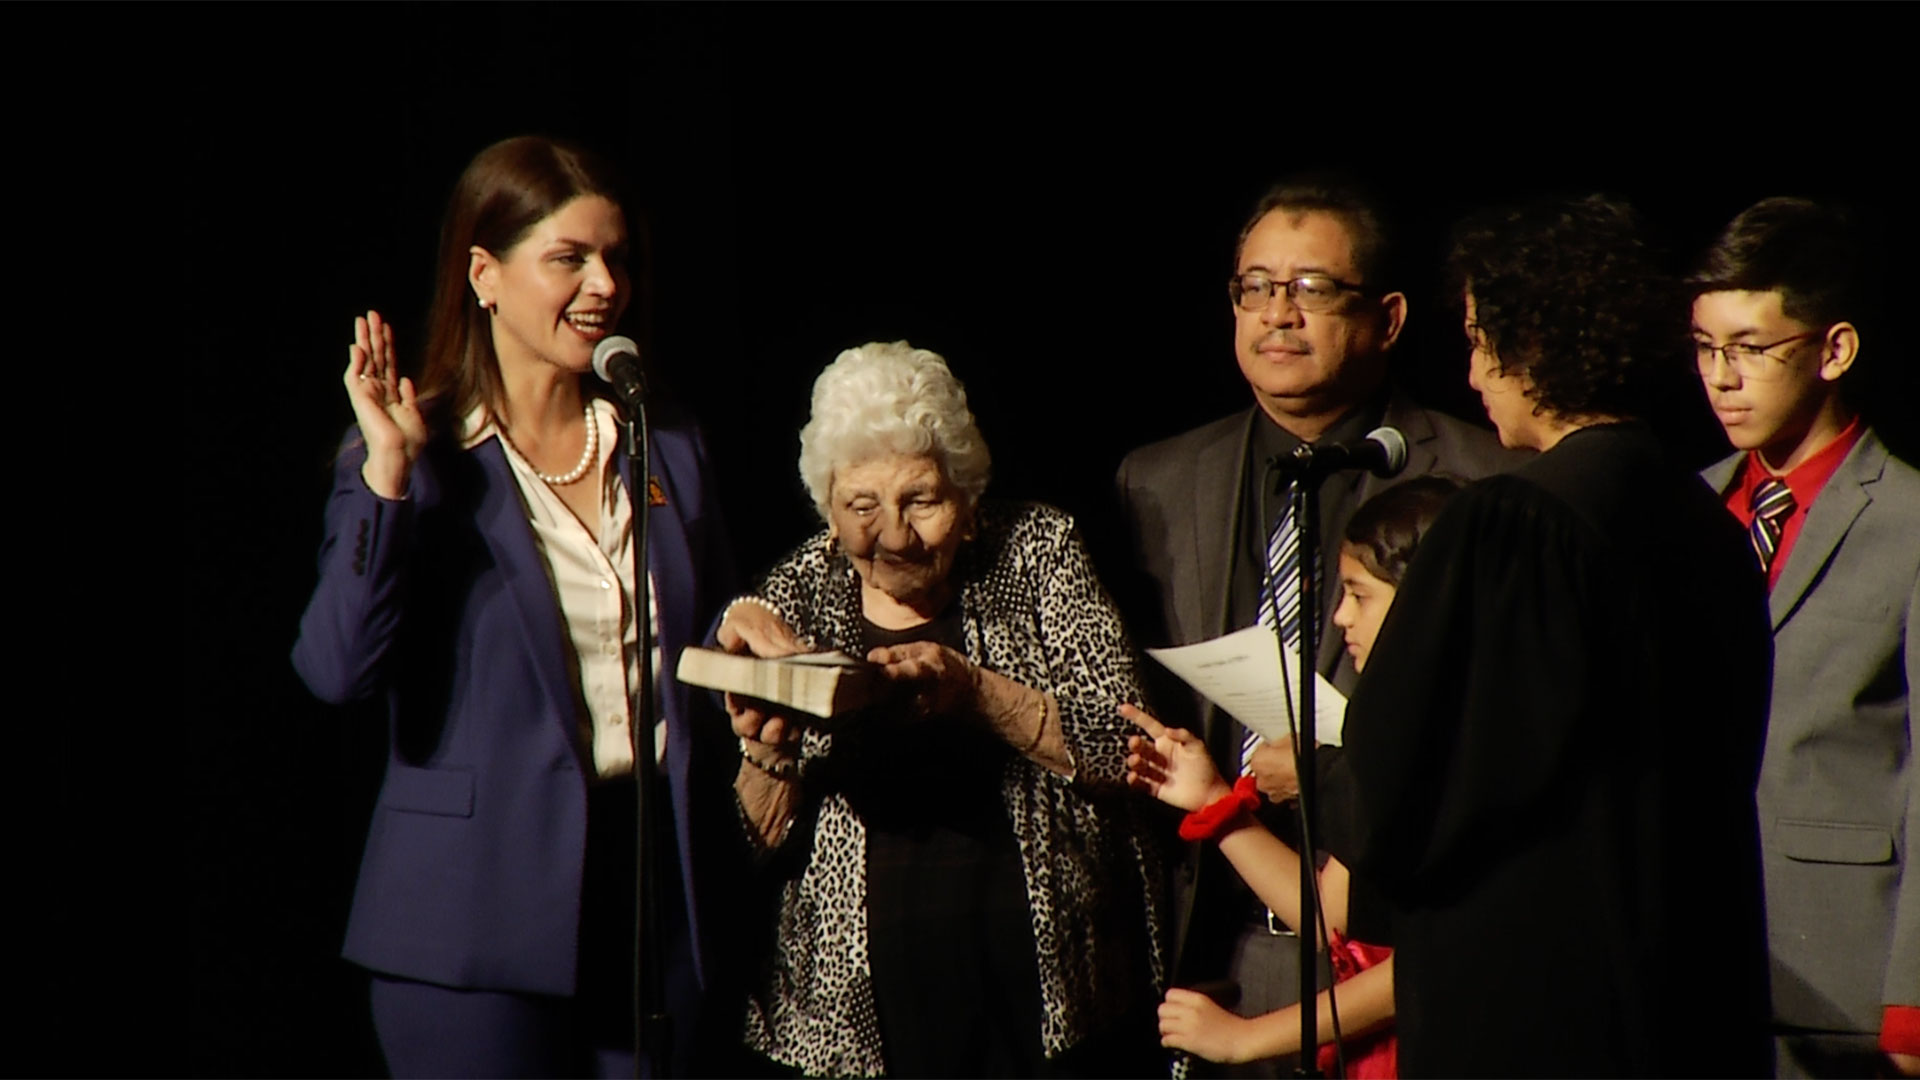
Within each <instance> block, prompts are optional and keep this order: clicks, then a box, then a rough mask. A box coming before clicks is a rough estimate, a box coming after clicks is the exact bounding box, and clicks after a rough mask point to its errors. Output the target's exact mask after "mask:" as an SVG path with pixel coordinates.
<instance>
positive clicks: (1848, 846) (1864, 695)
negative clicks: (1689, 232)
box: [1690, 199, 1920, 1076]
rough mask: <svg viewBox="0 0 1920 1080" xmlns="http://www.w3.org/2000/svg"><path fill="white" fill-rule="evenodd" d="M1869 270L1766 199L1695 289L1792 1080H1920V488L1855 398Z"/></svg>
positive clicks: (1848, 243)
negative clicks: (1753, 675) (1747, 602)
mask: <svg viewBox="0 0 1920 1080" xmlns="http://www.w3.org/2000/svg"><path fill="white" fill-rule="evenodd" d="M1864 264H1865V259H1864V258H1863V257H1862V252H1861V247H1860V243H1859V237H1858V234H1857V233H1856V232H1855V231H1854V227H1853V225H1852V223H1851V222H1850V221H1849V219H1848V217H1847V215H1845V214H1844V213H1843V212H1841V211H1839V210H1837V209H1835V208H1832V207H1828V206H1824V205H1821V204H1818V203H1814V202H1810V201H1807V200H1804V199H1767V200H1765V201H1763V202H1760V203H1757V204H1755V205H1754V206H1752V207H1750V208H1748V209H1747V210H1745V211H1744V212H1742V213H1741V214H1740V216H1738V217H1736V218H1734V220H1733V222H1732V224H1730V225H1728V226H1727V228H1726V231H1725V232H1724V233H1722V234H1721V236H1720V238H1719V240H1718V241H1716V242H1715V243H1714V245H1713V247H1712V248H1711V249H1710V250H1709V251H1708V252H1707V253H1706V255H1705V256H1704V257H1703V258H1702V260H1701V263H1700V266H1699V269H1698V270H1697V272H1696V273H1695V274H1694V276H1693V277H1692V278H1691V279H1690V284H1691V285H1692V289H1693V294H1694V301H1693V336H1694V342H1695V355H1696V357H1697V358H1698V360H1699V366H1700V378H1701V380H1702V381H1703V382H1705V384H1706V389H1707V397H1708V400H1709V401H1710V402H1711V404H1712V405H1713V410H1714V413H1715V415H1717V416H1718V417H1719V419H1720V423H1721V426H1723V427H1724V428H1725V429H1726V432H1727V437H1728V438H1729V439H1730V440H1732V442H1733V445H1734V447H1735V448H1736V450H1737V452H1736V453H1735V454H1734V455H1733V456H1732V457H1729V458H1727V459H1726V460H1725V461H1722V462H1720V463H1719V464H1717V465H1715V466H1713V467H1712V468H1710V469H1708V470H1707V471H1706V473H1705V477H1706V480H1707V482H1708V483H1709V484H1710V485H1712V487H1713V489H1714V490H1715V491H1716V492H1719V493H1721V495H1722V496H1723V497H1724V499H1725V500H1726V505H1727V509H1728V510H1729V511H1730V512H1732V514H1733V515H1734V517H1736V518H1737V519H1739V520H1740V522H1741V523H1742V524H1743V525H1746V526H1747V527H1748V533H1749V536H1750V537H1751V538H1752V540H1753V544H1754V552H1755V555H1756V556H1757V557H1758V558H1759V559H1760V561H1761V564H1762V566H1763V568H1764V569H1765V570H1766V573H1767V582H1768V587H1769V589H1770V606H1771V608H1772V615H1773V639H1774V663H1773V707H1772V709H1773V711H1772V719H1771V722H1770V724H1769V726H1768V731H1767V743H1766V752H1765V757H1764V760H1763V763H1762V765H1761V773H1760V786H1759V789H1758V793H1757V795H1758V802H1759V809H1760V830H1761V845H1762V849H1763V860H1764V868H1765V874H1766V893H1767V923H1768V937H1769V939H1770V949H1771V952H1772V979H1773V1020H1774V1034H1775V1038H1776V1049H1777V1059H1778V1067H1779V1071H1780V1075H1782V1076H1871V1075H1876V1074H1882V1075H1884V1074H1885V1073H1887V1072H1888V1071H1893V1072H1896V1073H1898V1074H1901V1075H1907V1076H1915V1075H1920V872H1916V871H1915V869H1914V867H1913V856H1914V852H1913V849H1912V846H1911V845H1912V844H1913V843H1914V842H1915V841H1917V840H1920V797H1917V796H1916V793H1915V774H1916V771H1920V763H1917V762H1916V760H1915V756H1914V753H1915V750H1916V746H1915V743H1914V726H1913V710H1912V704H1911V696H1910V695H1911V692H1912V687H1913V684H1914V681H1915V679H1916V678H1920V638H1917V637H1916V632H1920V618H1916V614H1917V613H1920V472H1916V471H1915V470H1914V469H1913V468H1911V467H1910V466H1908V465H1906V464H1905V463H1903V462H1901V461H1900V460H1898V459H1896V458H1894V457H1891V456H1889V454H1888V453H1887V448H1886V446H1885V444H1883V443H1882V442H1881V441H1880V440H1879V438H1878V437H1876V436H1875V434H1874V431H1873V428H1872V427H1871V426H1869V425H1868V424H1867V423H1866V422H1865V421H1864V420H1862V419H1861V417H1860V415H1859V414H1858V413H1857V412H1855V411H1854V409H1853V408H1852V407H1850V406H1849V404H1848V403H1847V401H1846V400H1845V399H1844V398H1843V396H1842V393H1841V382H1842V377H1843V376H1845V375H1846V374H1847V372H1848V371H1849V370H1850V369H1851V368H1852V367H1853V365H1854V363H1855V360H1856V359H1857V358H1858V357H1859V356H1860V353H1861V350H1862V348H1863V347H1864V344H1865V340H1866V336H1865V335H1864V334H1863V333H1862V330H1861V325H1862V322H1863V320H1865V319H1866V318H1867V314H1868V313H1867V312H1866V311H1865V310H1863V308H1864V307H1865V306H1866V305H1865V301H1864V299H1863V295H1864V292H1865V287H1866V285H1867V280H1866V268H1865V265H1864ZM1702 917H1703V918H1712V913H1711V912H1703V913H1702Z"/></svg>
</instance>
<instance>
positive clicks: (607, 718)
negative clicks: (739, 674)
mask: <svg viewBox="0 0 1920 1080" xmlns="http://www.w3.org/2000/svg"><path fill="white" fill-rule="evenodd" d="M593 417H594V423H595V424H596V425H597V426H598V428H599V437H600V454H599V457H600V460H599V462H598V463H597V464H596V468H595V471H594V473H593V474H592V475H593V476H597V477H598V478H599V484H600V529H599V533H600V538H599V540H597V541H596V540H595V539H594V537H593V535H592V534H591V533H589V532H588V531H587V529H586V527H585V526H584V525H582V524H581V523H580V520H579V519H578V518H576V517H575V516H574V514H573V511H572V510H571V509H569V508H568V507H567V504H566V503H564V502H562V501H561V500H560V496H559V495H558V494H556V493H555V492H554V490H553V488H552V487H550V486H549V485H548V484H547V482H546V481H545V480H542V479H540V475H539V473H538V471H537V470H535V469H534V467H533V466H532V465H531V464H530V463H528V461H527V459H526V458H524V457H521V456H520V452H519V451H518V450H517V449H516V448H515V447H514V445H513V440H512V438H511V437H507V438H502V439H501V440H500V446H501V449H503V450H505V451H506V457H507V462H508V463H509V464H510V465H511V466H512V468H513V477H514V480H515V481H517V482H518V486H519V488H520V502H521V505H522V506H523V507H525V509H526V511H527V521H528V523H529V524H530V525H531V526H532V527H533V540H534V547H535V548H536V549H537V550H538V551H539V552H540V558H541V561H542V562H543V563H544V564H545V565H546V568H547V578H548V580H549V582H550V583H551V584H552V586H553V591H554V596H555V599H556V600H557V601H558V603H559V606H560V618H561V621H562V622H564V623H565V624H566V628H567V639H568V644H569V645H571V649H570V650H569V655H568V657H567V667H568V674H569V675H571V676H572V682H573V685H574V689H575V692H576V695H577V697H576V703H577V706H578V717H579V724H578V730H577V734H578V738H579V740H580V747H581V751H582V753H583V755H588V756H591V758H592V760H593V768H594V773H595V775H597V776H598V777H600V778H601V779H608V778H611V777H616V776H626V775H628V774H630V773H632V772H633V737H632V733H631V726H632V715H633V697H634V688H636V687H638V686H639V684H640V663H639V659H640V658H639V650H640V645H639V629H638V626H637V624H636V623H635V621H634V618H633V609H634V577H633V536H632V530H631V528H630V524H631V522H632V520H633V502H632V500H631V499H629V498H628V496H627V489H626V485H625V484H622V483H621V482H620V470H619V468H618V467H617V465H616V464H615V461H614V455H615V454H616V453H617V452H618V451H619V443H620V435H619V423H618V419H617V417H616V416H615V414H614V411H613V406H612V405H611V404H610V403H608V402H606V401H600V400H595V401H594V403H593ZM461 431H462V433H463V437H462V439H461V445H462V447H464V448H466V449H472V448H473V447H475V446H478V445H479V444H481V443H483V442H485V441H486V440H488V439H490V438H494V437H495V436H497V435H500V434H501V431H500V429H499V428H498V427H497V426H496V425H495V424H494V423H493V420H492V418H491V417H490V416H489V415H488V414H487V412H486V409H485V408H484V407H481V408H478V409H475V410H474V412H473V413H471V414H469V415H468V416H467V418H466V419H465V420H464V421H463V422H462V424H461ZM579 482H580V483H593V482H594V480H593V479H592V477H588V478H586V479H583V480H581V481H579ZM651 584H652V582H651V578H649V585H651ZM658 596H659V592H658V590H656V589H653V588H649V589H648V590H647V598H648V605H647V606H648V609H649V610H648V612H647V618H648V622H649V624H650V625H651V626H652V627H653V649H652V653H653V655H652V656H651V657H650V658H649V659H650V661H651V663H652V665H653V675H654V680H653V685H654V686H655V687H658V686H659V685H660V679H659V675H660V609H659V602H658V599H657V597H658ZM658 700H659V698H658V692H657V691H656V693H655V702H656V704H655V708H654V715H655V716H663V715H664V714H663V713H662V712H661V710H660V708H659V707H658ZM653 745H654V753H655V755H656V758H655V763H656V766H658V765H659V763H661V762H664V761H665V759H666V752H667V725H666V721H665V720H664V719H661V720H659V721H657V722H656V723H655V724H654V732H653Z"/></svg>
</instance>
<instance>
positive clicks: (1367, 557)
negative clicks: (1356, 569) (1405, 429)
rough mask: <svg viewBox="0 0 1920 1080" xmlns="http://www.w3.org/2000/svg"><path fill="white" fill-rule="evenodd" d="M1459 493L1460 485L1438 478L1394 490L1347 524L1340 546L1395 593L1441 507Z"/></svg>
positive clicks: (1418, 479) (1371, 501)
mask: <svg viewBox="0 0 1920 1080" xmlns="http://www.w3.org/2000/svg"><path fill="white" fill-rule="evenodd" d="M1459 490H1460V481H1458V480H1455V479H1454V478H1453V477H1451V476H1447V475H1444V474H1441V473H1433V474H1429V475H1427V476H1416V477H1414V478H1413V479H1411V480H1407V481H1405V482H1403V483H1399V484H1395V485H1394V486H1392V487H1390V488H1388V489H1387V490H1385V491H1383V492H1381V493H1380V494H1378V495H1375V496H1374V497H1373V498H1371V499H1368V500H1367V501H1366V502H1365V503H1364V504H1362V505H1361V507H1360V509H1358V510H1355V511H1354V512H1353V516H1352V517H1351V518H1348V519H1347V532H1346V537H1345V539H1346V544H1345V545H1344V546H1345V547H1346V548H1348V549H1350V550H1351V552H1352V554H1353V556H1354V558H1356V559H1358V560H1360V565H1361V566H1364V567H1366V568H1367V573H1369V574H1372V575H1373V576H1374V577H1377V578H1379V579H1380V580H1381V581H1384V582H1386V583H1387V584H1389V585H1392V586H1393V587H1394V588H1396V589H1397V588H1399V587H1400V579H1401V578H1402V577H1405V576H1406V573H1407V565H1408V564H1409V563H1411V562H1413V553H1414V551H1415V550H1416V549H1418V548H1419V546H1420V541H1421V539H1422V538H1424V537H1425V536H1426V535H1427V530H1428V529H1430V528H1432V527H1433V519H1435V518H1437V517H1439V516H1440V508H1441V506H1442V505H1444V504H1445V503H1446V501H1447V500H1448V499H1449V498H1451V497H1452V496H1453V493H1454V492H1456V491H1459Z"/></svg>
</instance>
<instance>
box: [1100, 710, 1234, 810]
mask: <svg viewBox="0 0 1920 1080" xmlns="http://www.w3.org/2000/svg"><path fill="white" fill-rule="evenodd" d="M1120 715H1121V716H1122V717H1124V718H1126V719H1128V720H1131V721H1132V722H1133V723H1134V725H1135V726H1136V727H1138V728H1139V729H1140V730H1141V731H1143V732H1145V733H1146V734H1145V735H1129V736H1128V737H1127V786H1129V787H1131V788H1133V789H1134V790H1136V791H1144V792H1146V793H1147V794H1149V795H1152V796H1153V797H1154V798H1156V799H1159V800H1160V801H1161V802H1163V803H1166V804H1167V805H1169V806H1172V807H1175V808H1177V809H1180V810H1186V811H1189V812H1191V811H1194V810H1198V809H1200V808H1201V807H1203V806H1205V805H1207V804H1208V803H1210V802H1213V801H1214V800H1216V799H1220V798H1224V797H1226V796H1228V795H1231V794H1232V793H1233V789H1232V788H1231V787H1229V786H1228V785H1227V782H1226V781H1225V780H1222V779H1220V771H1219V770H1218V769H1215V768H1214V767H1213V758H1212V757H1211V756H1209V755H1208V754H1207V745H1206V744H1205V743H1203V742H1201V741H1200V737H1199V736H1197V735H1195V734H1194V733H1193V732H1191V731H1188V730H1186V729H1185V728H1170V727H1168V726H1167V725H1165V724H1162V723H1161V722H1160V721H1158V720H1155V719H1154V718H1153V717H1152V716H1150V715H1148V714H1147V712H1146V711H1145V710H1143V709H1140V708H1138V707H1136V706H1133V705H1122V706H1120Z"/></svg>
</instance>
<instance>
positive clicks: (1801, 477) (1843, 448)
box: [1727, 416, 1864, 589]
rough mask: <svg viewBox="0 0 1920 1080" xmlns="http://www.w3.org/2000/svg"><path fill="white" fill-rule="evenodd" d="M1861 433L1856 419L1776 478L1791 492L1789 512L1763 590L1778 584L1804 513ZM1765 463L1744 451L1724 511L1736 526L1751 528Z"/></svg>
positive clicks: (1756, 453)
mask: <svg viewBox="0 0 1920 1080" xmlns="http://www.w3.org/2000/svg"><path fill="white" fill-rule="evenodd" d="M1862 430H1864V428H1863V427H1862V425H1861V423H1860V418H1859V417H1857V416H1856V417H1854V418H1853V422H1852V423H1850V424H1848V425H1847V426H1846V427H1845V428H1842V429H1841V431H1840V434H1839V435H1837V436H1835V437H1834V440H1833V441H1832V442H1830V443H1828V444H1827V445H1825V446H1823V447H1821V448H1820V452H1819V453H1817V454H1814V455H1813V456H1812V457H1810V458H1808V459H1807V460H1805V461H1803V462H1801V463H1800V464H1798V465H1795V466H1794V467H1793V468H1792V469H1789V470H1787V473H1786V475H1784V476H1782V477H1780V479H1781V480H1783V481H1785V482H1786V485H1787V490H1788V491H1791V492H1793V512H1792V513H1790V514H1788V515H1787V518H1786V520H1785V521H1784V522H1782V523H1781V525H1780V546H1779V547H1778V548H1776V549H1775V550H1774V553H1773V565H1771V566H1769V567H1767V588H1768V589H1772V588H1773V586H1774V583H1775V582H1777V581H1779V580H1780V568H1781V567H1783V566H1785V565H1787V555H1788V554H1789V553H1791V552H1792V551H1793V542H1794V540H1795V539H1797V538H1798V537H1799V536H1800V526H1801V525H1802V524H1803V523H1804V522H1805V521H1806V520H1807V509H1808V508H1809V507H1811V506H1812V505H1813V500H1814V497H1815V496H1817V495H1819V494H1820V489H1821V488H1823V487H1826V486H1827V481H1828V480H1830V479H1832V478H1833V472H1834V470H1835V469H1838V468H1839V467H1840V462H1841V460H1842V459H1843V458H1845V457H1846V456H1847V451H1849V450H1852V449H1853V444H1854V443H1857V442H1859V441H1860V432H1861V431H1862ZM1772 475H1773V474H1772V473H1771V472H1769V471H1768V469H1767V466H1766V463H1765V462H1763V461H1761V460H1760V452H1759V451H1758V450H1749V451H1747V460H1746V461H1744V462H1742V463H1741V468H1740V479H1739V482H1738V483H1736V484H1734V485H1733V487H1732V489H1731V490H1729V491H1728V492H1727V509H1728V510H1731V511H1733V516H1734V517H1735V518H1738V519H1739V521H1740V524H1741V525H1742V526H1745V527H1749V528H1751V527H1752V525H1753V489H1754V488H1757V487H1759V486H1760V482H1761V481H1762V480H1765V479H1767V478H1769V477H1771V476H1772Z"/></svg>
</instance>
